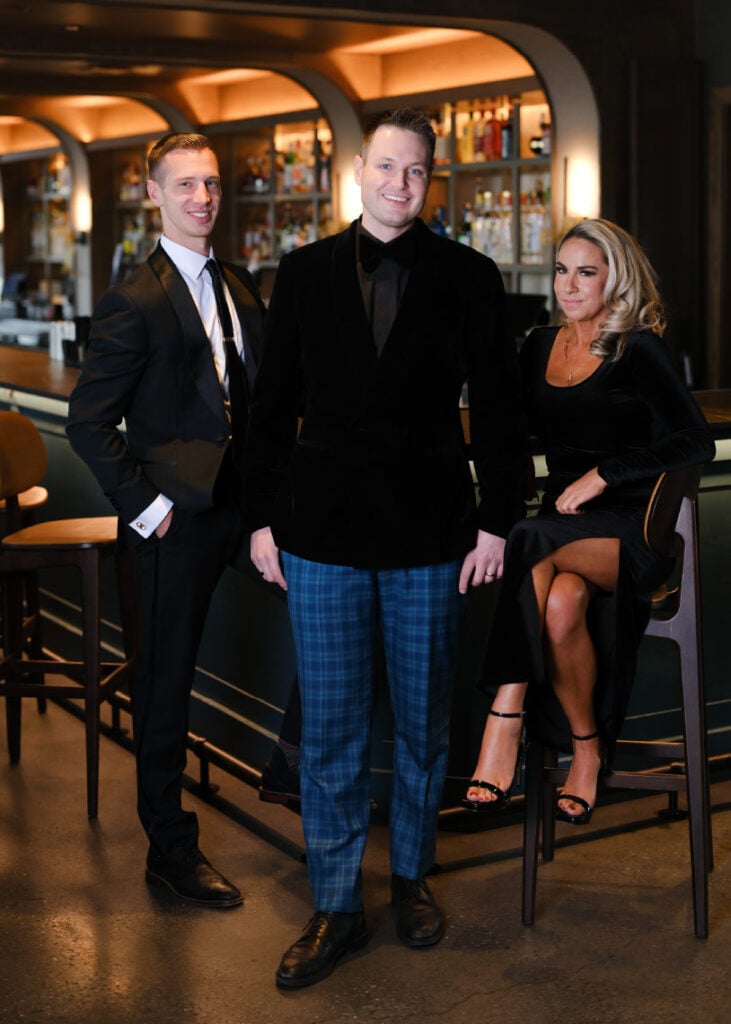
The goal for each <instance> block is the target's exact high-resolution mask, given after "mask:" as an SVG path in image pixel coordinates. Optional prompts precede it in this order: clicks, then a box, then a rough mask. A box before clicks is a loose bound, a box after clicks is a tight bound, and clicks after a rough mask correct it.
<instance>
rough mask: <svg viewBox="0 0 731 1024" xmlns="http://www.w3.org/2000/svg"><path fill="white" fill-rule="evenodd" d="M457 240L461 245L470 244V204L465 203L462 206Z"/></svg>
mask: <svg viewBox="0 0 731 1024" xmlns="http://www.w3.org/2000/svg"><path fill="white" fill-rule="evenodd" d="M457 241H458V242H462V243H463V245H472V204H471V203H465V204H464V206H463V207H462V216H461V218H460V223H459V230H458V232H457Z"/></svg>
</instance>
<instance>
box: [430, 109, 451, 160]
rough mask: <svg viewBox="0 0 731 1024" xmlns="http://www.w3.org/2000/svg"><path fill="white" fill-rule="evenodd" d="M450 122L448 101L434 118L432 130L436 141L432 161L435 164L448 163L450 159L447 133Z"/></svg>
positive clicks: (448, 133)
mask: <svg viewBox="0 0 731 1024" xmlns="http://www.w3.org/2000/svg"><path fill="white" fill-rule="evenodd" d="M451 122H452V117H451V110H450V106H449V104H448V103H445V104H444V106H443V107H442V109H441V111H440V113H439V114H438V115H437V117H436V118H435V126H434V131H435V132H436V142H435V144H434V163H435V165H436V166H439V165H440V164H448V163H449V161H450V152H449V135H450V128H451Z"/></svg>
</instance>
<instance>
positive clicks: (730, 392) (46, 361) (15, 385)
mask: <svg viewBox="0 0 731 1024" xmlns="http://www.w3.org/2000/svg"><path fill="white" fill-rule="evenodd" d="M78 376H79V370H78V368H76V367H72V366H65V365H64V364H63V363H61V362H58V361H55V360H53V359H50V358H49V356H48V352H46V351H41V352H39V351H37V350H35V349H24V348H16V347H14V346H12V345H0V387H5V388H10V389H12V390H14V391H25V392H28V393H29V394H35V395H44V396H47V397H49V398H59V399H62V400H66V401H68V398H69V396H70V394H71V392H72V391H73V388H74V385H75V384H76V381H77V379H78ZM693 397H694V398H695V400H696V401H697V402H698V405H699V406H700V407H701V410H702V411H703V415H704V416H705V417H706V420H707V421H708V424H709V426H710V427H711V429H712V430H713V433H714V434H716V435H718V436H731V388H725V389H722V390H718V391H694V392H693ZM461 414H462V426H463V428H464V433H465V437H466V439H467V442H468V443H469V439H470V431H469V414H468V410H467V409H462V410H461Z"/></svg>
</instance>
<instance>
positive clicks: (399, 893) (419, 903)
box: [391, 875, 444, 949]
mask: <svg viewBox="0 0 731 1024" xmlns="http://www.w3.org/2000/svg"><path fill="white" fill-rule="evenodd" d="M391 906H392V907H393V908H394V910H395V911H396V934H397V935H398V937H399V938H400V939H401V941H402V942H403V943H405V944H406V945H407V946H411V947H412V948H414V949H416V948H418V947H419V946H433V945H435V944H436V943H437V942H439V940H440V939H441V937H442V935H444V918H443V917H442V912H441V910H440V909H439V907H438V906H437V904H436V900H435V899H434V897H433V896H432V894H431V890H430V889H429V886H428V885H427V884H426V880H425V879H423V878H415V879H411V878H402V877H401V876H400V875H391Z"/></svg>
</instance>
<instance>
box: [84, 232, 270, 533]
mask: <svg viewBox="0 0 731 1024" xmlns="http://www.w3.org/2000/svg"><path fill="white" fill-rule="evenodd" d="M224 274H225V278H226V283H227V285H228V287H229V290H230V291H231V296H232V298H233V300H234V305H235V307H236V311H237V314H238V316H239V320H240V322H241V324H242V327H243V329H244V331H245V332H246V335H247V340H248V349H247V351H250V354H251V355H252V357H253V360H254V362H256V361H258V356H259V353H260V350H261V339H262V325H263V317H264V308H263V306H262V304H261V300H260V298H259V293H258V291H257V289H256V287H255V285H254V283H253V281H252V279H251V277H250V275H249V274H248V273H247V272H246V271H244V270H241V269H239V268H235V267H231V266H225V267H224ZM249 370H251V367H249ZM122 420H124V421H125V424H126V434H124V433H121V432H120V430H119V429H118V428H119V426H120V424H121V423H122ZM66 430H67V433H68V436H69V440H70V441H71V444H72V447H73V448H74V449H75V451H76V452H78V454H79V455H80V456H81V457H82V458H83V459H84V461H85V462H86V463H87V465H89V467H90V468H91V470H92V472H93V473H94V475H95V476H96V478H97V480H98V481H99V484H100V485H101V488H102V490H103V491H104V493H105V494H106V495H107V497H108V498H109V500H110V502H111V504H112V506H113V507H114V508H115V509H116V510H117V512H119V514H120V516H121V517H122V518H123V519H124V520H125V521H126V522H131V521H132V520H133V519H134V518H135V517H136V516H137V515H138V514H139V513H141V512H142V511H143V510H144V509H145V508H147V506H148V505H149V504H150V503H151V502H152V501H153V500H154V499H155V498H156V497H157V495H158V494H160V493H163V494H165V495H166V496H167V497H168V498H170V499H171V500H172V501H173V502H174V504H176V505H179V506H180V507H182V508H185V509H188V510H192V511H195V510H199V509H204V508H208V507H210V506H211V504H212V495H213V487H214V484H215V482H216V477H217V476H218V471H219V468H220V466H221V461H222V459H223V456H224V453H225V451H226V448H227V445H228V439H229V425H228V422H227V419H226V412H225V407H224V401H223V395H222V392H221V386H220V383H219V380H218V376H217V374H216V368H215V364H214V361H213V355H212V352H211V346H210V342H209V340H208V337H207V336H206V334H205V331H204V330H203V325H202V323H201V318H200V314H199V313H198V310H197V308H196V305H195V302H194V301H193V298H192V296H191V294H190V291H189V289H188V286H187V285H186V283H185V281H184V280H183V278H182V276H181V275H180V273H179V272H178V270H177V269H176V268H175V266H174V264H173V263H172V261H171V260H170V259H169V257H168V256H167V254H166V253H165V251H164V250H163V249H162V247H161V246H158V247H157V248H156V249H155V251H154V252H153V253H152V255H151V256H150V257H149V259H148V260H147V261H146V262H145V263H144V264H142V265H141V266H140V267H139V268H138V269H137V271H136V272H135V274H134V275H133V277H132V278H131V279H130V281H128V282H126V283H125V284H123V285H120V286H118V287H115V288H111V289H109V291H107V292H106V293H105V294H104V295H103V296H102V298H101V299H100V300H99V303H98V304H97V306H96V309H95V310H94V315H93V317H92V321H91V331H90V337H89V349H88V354H87V356H86V359H85V360H84V366H83V369H82V371H81V375H80V377H79V381H78V383H77V385H76V388H75V389H74V391H73V394H72V395H71V399H70V402H69V422H68V424H67V427H66Z"/></svg>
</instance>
